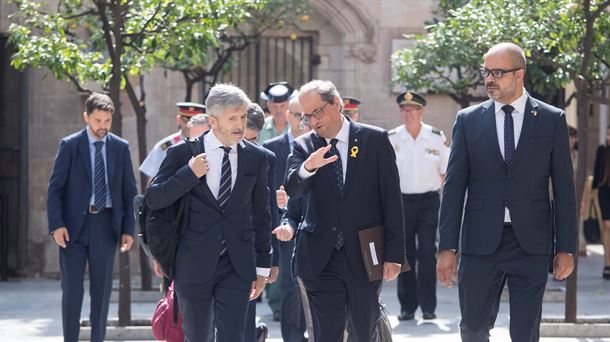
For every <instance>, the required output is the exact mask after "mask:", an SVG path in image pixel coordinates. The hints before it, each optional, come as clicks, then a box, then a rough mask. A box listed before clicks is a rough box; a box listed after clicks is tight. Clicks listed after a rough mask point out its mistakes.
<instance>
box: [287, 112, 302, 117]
mask: <svg viewBox="0 0 610 342" xmlns="http://www.w3.org/2000/svg"><path fill="white" fill-rule="evenodd" d="M288 113H290V114H292V115H293V116H295V117H297V118H300V117H301V115H303V112H291V111H288Z"/></svg>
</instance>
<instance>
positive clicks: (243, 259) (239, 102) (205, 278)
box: [148, 84, 271, 342]
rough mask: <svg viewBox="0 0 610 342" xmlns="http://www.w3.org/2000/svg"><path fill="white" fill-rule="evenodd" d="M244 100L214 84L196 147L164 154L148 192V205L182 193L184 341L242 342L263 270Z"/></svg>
mask: <svg viewBox="0 0 610 342" xmlns="http://www.w3.org/2000/svg"><path fill="white" fill-rule="evenodd" d="M249 104H250V100H249V99H248V97H247V96H246V94H245V93H244V92H243V91H242V90H241V89H239V88H237V87H235V86H232V85H228V84H217V85H215V86H214V87H213V88H212V89H211V90H210V93H209V95H208V98H207V100H206V107H207V110H208V115H209V117H208V120H209V122H210V125H211V126H212V128H211V129H210V130H209V131H208V132H206V133H205V134H203V136H202V139H200V140H199V141H198V142H197V144H196V145H197V147H198V149H199V151H201V153H199V154H197V155H195V156H193V155H192V152H191V144H180V145H176V146H173V147H172V148H170V149H169V151H168V154H167V157H166V159H165V161H164V162H163V165H162V166H161V169H160V170H159V173H158V175H157V177H156V179H155V181H154V182H153V184H152V185H151V187H150V189H149V197H148V205H149V206H150V207H151V208H152V209H153V210H154V209H160V208H164V207H168V206H170V205H173V204H174V203H175V202H177V201H178V200H179V199H180V198H181V197H182V196H184V195H185V194H187V193H189V194H190V206H189V208H190V212H189V219H188V223H187V225H186V226H183V227H182V228H181V229H182V230H181V234H180V236H181V239H180V248H178V252H177V255H176V260H175V274H174V284H175V288H176V291H177V293H178V298H179V301H180V310H181V312H182V317H183V323H182V327H183V330H184V334H185V341H188V342H193V341H197V342H198V341H207V340H208V339H209V337H210V336H213V335H214V329H215V331H216V341H227V342H235V341H243V339H244V324H245V319H246V311H247V308H248V303H249V301H250V300H253V299H255V298H257V297H258V296H259V295H260V293H261V291H262V290H263V288H264V287H265V282H266V280H267V277H268V276H269V271H270V267H271V244H270V235H271V234H270V231H271V217H270V214H269V187H268V169H269V166H268V164H267V157H266V154H265V152H264V151H263V149H262V148H261V147H259V146H257V145H254V144H252V143H250V142H248V141H244V139H243V138H244V132H245V129H246V117H247V114H246V111H247V108H248V105H249Z"/></svg>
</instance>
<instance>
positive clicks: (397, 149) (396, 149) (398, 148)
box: [394, 144, 400, 152]
mask: <svg viewBox="0 0 610 342" xmlns="http://www.w3.org/2000/svg"><path fill="white" fill-rule="evenodd" d="M399 150H400V145H398V144H396V145H394V151H396V152H398V151H399Z"/></svg>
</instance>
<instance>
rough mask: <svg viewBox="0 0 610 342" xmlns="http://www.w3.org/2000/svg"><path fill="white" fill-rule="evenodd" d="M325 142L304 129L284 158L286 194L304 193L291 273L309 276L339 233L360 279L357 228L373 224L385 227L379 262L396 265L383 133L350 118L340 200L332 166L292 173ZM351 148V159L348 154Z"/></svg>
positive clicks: (393, 187)
mask: <svg viewBox="0 0 610 342" xmlns="http://www.w3.org/2000/svg"><path fill="white" fill-rule="evenodd" d="M325 145H326V140H325V139H323V138H321V137H320V136H318V135H317V134H315V133H313V132H312V133H307V134H304V135H302V136H300V137H299V138H297V139H296V140H295V141H294V143H293V151H292V154H291V155H290V157H289V158H288V171H287V178H286V183H285V187H286V192H287V193H288V195H289V196H291V197H294V198H298V197H301V196H303V195H305V194H309V202H308V204H307V209H306V215H305V220H304V222H303V223H302V224H301V227H300V229H302V232H301V236H300V237H299V242H298V244H299V245H298V247H297V254H296V257H297V274H298V275H299V276H301V277H302V278H305V279H312V278H315V277H316V276H317V275H319V274H320V272H322V270H324V268H325V266H326V264H327V263H328V260H329V259H330V256H331V254H332V252H333V249H334V244H335V242H336V240H337V231H338V230H339V229H340V230H342V231H343V236H344V246H345V247H344V248H345V252H346V253H347V257H348V260H349V263H350V265H351V268H352V269H353V270H356V272H357V273H358V274H360V275H361V276H362V278H361V279H362V280H366V279H367V276H366V272H365V270H364V265H363V261H362V255H361V253H360V243H359V240H358V230H360V229H363V228H368V227H371V226H373V225H377V224H383V225H384V226H385V242H384V243H385V251H384V256H383V261H387V262H394V263H399V264H402V263H404V261H405V241H404V240H405V239H404V218H403V213H402V198H401V194H400V185H399V179H398V169H397V167H396V161H395V159H396V157H395V154H394V148H392V145H391V144H390V141H389V139H388V134H387V132H386V131H384V130H382V129H380V128H378V127H374V126H368V125H364V124H360V123H356V122H353V121H352V122H350V132H349V147H348V163H347V173H346V178H345V186H344V189H345V192H344V195H343V197H342V198H343V199H341V197H340V195H339V191H338V188H337V184H336V179H335V176H334V171H333V168H332V165H326V166H324V167H322V168H320V169H319V170H317V172H316V173H315V174H314V175H313V176H311V177H309V178H307V179H302V178H301V177H300V176H299V174H298V172H299V169H300V168H301V165H302V164H303V162H304V161H305V159H307V157H309V155H310V154H311V153H312V152H314V151H316V150H317V149H319V148H321V147H323V146H325ZM354 146H357V147H358V149H359V151H358V153H357V154H356V157H351V156H350V155H351V153H350V152H349V151H350V150H351V149H352V147H354Z"/></svg>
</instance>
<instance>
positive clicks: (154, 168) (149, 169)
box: [139, 131, 184, 177]
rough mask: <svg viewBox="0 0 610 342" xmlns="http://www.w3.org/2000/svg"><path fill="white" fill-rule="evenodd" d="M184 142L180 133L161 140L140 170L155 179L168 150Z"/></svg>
mask: <svg viewBox="0 0 610 342" xmlns="http://www.w3.org/2000/svg"><path fill="white" fill-rule="evenodd" d="M182 142H184V138H183V137H182V135H181V134H180V131H178V132H176V133H173V134H170V135H168V136H166V137H165V138H163V139H161V140H159V141H158V142H157V143H156V144H155V147H153V148H152V150H150V152H149V153H148V156H146V159H144V161H143V162H142V165H140V168H139V170H140V171H141V172H142V173H144V174H145V175H147V176H149V177H154V176H156V175H157V172H159V168H160V167H161V163H162V162H163V159H165V156H166V155H167V149H168V148H169V147H170V146H173V145H176V144H180V143H182Z"/></svg>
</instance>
